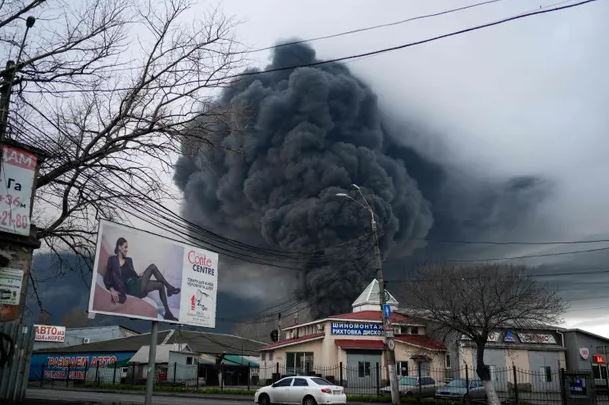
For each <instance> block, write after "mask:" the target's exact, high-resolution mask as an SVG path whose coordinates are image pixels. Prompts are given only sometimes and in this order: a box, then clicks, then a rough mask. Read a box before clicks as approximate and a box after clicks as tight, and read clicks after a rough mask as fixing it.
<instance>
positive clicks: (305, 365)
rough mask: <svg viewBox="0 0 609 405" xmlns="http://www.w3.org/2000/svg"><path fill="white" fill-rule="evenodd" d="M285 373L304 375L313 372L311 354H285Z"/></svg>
mask: <svg viewBox="0 0 609 405" xmlns="http://www.w3.org/2000/svg"><path fill="white" fill-rule="evenodd" d="M286 357H287V362H286V366H287V370H286V371H287V372H288V373H289V374H305V373H307V372H310V371H313V352H287V353H286Z"/></svg>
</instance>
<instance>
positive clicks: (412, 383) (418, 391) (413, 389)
mask: <svg viewBox="0 0 609 405" xmlns="http://www.w3.org/2000/svg"><path fill="white" fill-rule="evenodd" d="M420 382H421V384H420V387H419V378H418V377H407V376H404V377H400V380H399V386H400V394H401V395H407V396H416V395H423V396H433V394H434V392H435V390H436V381H435V380H434V379H433V378H431V377H421V379H420ZM381 391H382V392H385V393H391V386H387V387H383V388H381Z"/></svg>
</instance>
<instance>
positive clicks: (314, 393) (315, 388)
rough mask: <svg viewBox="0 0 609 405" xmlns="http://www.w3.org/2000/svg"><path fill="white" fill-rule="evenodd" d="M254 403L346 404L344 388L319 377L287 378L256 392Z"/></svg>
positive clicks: (267, 404)
mask: <svg viewBox="0 0 609 405" xmlns="http://www.w3.org/2000/svg"><path fill="white" fill-rule="evenodd" d="M254 402H255V403H257V404H260V405H269V404H302V405H316V404H320V405H321V404H346V403H347V396H346V395H345V391H344V389H343V387H341V386H338V385H334V384H332V383H331V382H329V381H326V380H324V379H323V378H319V377H304V376H296V377H286V378H282V379H281V380H279V381H277V382H276V383H275V384H273V385H267V386H266V387H262V388H260V389H258V390H257V391H256V394H254Z"/></svg>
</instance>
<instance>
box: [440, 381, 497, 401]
mask: <svg viewBox="0 0 609 405" xmlns="http://www.w3.org/2000/svg"><path fill="white" fill-rule="evenodd" d="M466 395H469V397H470V398H484V396H485V392H484V386H483V385H482V381H480V380H470V381H469V394H468V390H467V380H465V379H463V378H457V379H454V380H452V381H451V382H449V383H448V384H446V385H444V386H442V387H440V388H438V390H437V391H436V398H438V399H465V398H466Z"/></svg>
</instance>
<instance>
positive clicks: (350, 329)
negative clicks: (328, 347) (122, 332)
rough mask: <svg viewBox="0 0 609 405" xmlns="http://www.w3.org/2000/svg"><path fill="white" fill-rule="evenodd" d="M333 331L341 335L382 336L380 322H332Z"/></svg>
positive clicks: (334, 333)
mask: <svg viewBox="0 0 609 405" xmlns="http://www.w3.org/2000/svg"><path fill="white" fill-rule="evenodd" d="M331 333H332V334H333V335H341V336H382V335H383V325H381V324H380V323H361V322H332V325H331Z"/></svg>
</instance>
